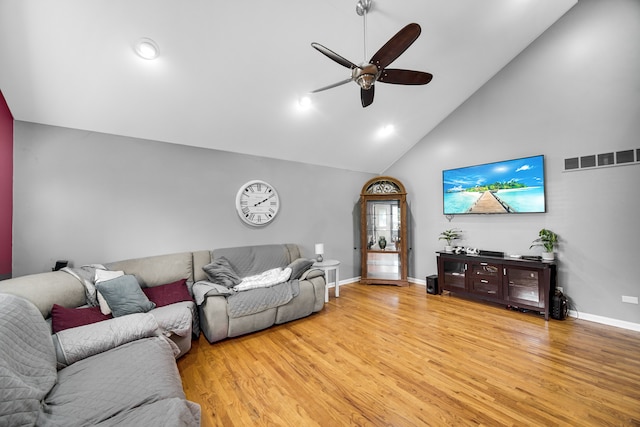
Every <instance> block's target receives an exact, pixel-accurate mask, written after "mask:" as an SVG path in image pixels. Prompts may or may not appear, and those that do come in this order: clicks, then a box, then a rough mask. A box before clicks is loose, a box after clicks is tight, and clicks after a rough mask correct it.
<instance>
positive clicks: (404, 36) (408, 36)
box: [325, 23, 422, 69]
mask: <svg viewBox="0 0 640 427" xmlns="http://www.w3.org/2000/svg"><path fill="white" fill-rule="evenodd" d="M420 32H422V30H421V29H420V25H418V24H416V23H412V24H409V25H407V26H406V27H404V28H403V29H401V30H400V31H398V32H397V33H396V35H395V36H393V37H391V39H389V41H388V42H386V43H385V45H384V46H382V47H381V48H380V49H379V50H378V51H377V52H376V53H375V54H374V55H373V56H372V57H371V61H369V62H370V63H371V64H375V65H377V66H378V68H379V69H383V68H387V65H389V64H391V63H392V62H393V61H395V60H396V58H398V57H399V56H400V55H402V52H404V51H405V50H407V49H408V48H409V46H411V44H412V43H413V42H414V41H416V39H417V38H418V36H419V35H420ZM325 55H326V54H325Z"/></svg>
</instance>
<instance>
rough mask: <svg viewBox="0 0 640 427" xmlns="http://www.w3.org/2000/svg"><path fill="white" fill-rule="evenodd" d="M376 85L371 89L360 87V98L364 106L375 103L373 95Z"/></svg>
mask: <svg viewBox="0 0 640 427" xmlns="http://www.w3.org/2000/svg"><path fill="white" fill-rule="evenodd" d="M375 88H376V87H375V86H371V87H370V88H369V89H362V88H361V89H360V100H361V101H362V107H368V106H369V105H371V103H373V95H374V90H375Z"/></svg>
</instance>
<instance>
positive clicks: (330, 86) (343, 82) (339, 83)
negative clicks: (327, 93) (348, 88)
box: [310, 78, 353, 93]
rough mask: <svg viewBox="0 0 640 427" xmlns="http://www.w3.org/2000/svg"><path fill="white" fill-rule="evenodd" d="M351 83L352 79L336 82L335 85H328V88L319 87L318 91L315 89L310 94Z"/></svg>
mask: <svg viewBox="0 0 640 427" xmlns="http://www.w3.org/2000/svg"><path fill="white" fill-rule="evenodd" d="M351 81H353V79H352V78H348V79H346V80H342V81H341V82H337V83H334V84H330V85H329V86H325V87H321V88H320V89H316V90H314V91H312V92H310V93H318V92H322V91H323V90H327V89H331V88H334V87H337V86H342V85H343V84H345V83H349V82H351Z"/></svg>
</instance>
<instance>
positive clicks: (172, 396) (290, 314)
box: [0, 244, 326, 426]
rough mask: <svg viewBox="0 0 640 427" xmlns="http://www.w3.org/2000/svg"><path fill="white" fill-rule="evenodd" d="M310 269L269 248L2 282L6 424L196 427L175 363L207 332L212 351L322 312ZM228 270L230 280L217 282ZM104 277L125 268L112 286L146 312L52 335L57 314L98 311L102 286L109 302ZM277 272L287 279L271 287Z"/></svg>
mask: <svg viewBox="0 0 640 427" xmlns="http://www.w3.org/2000/svg"><path fill="white" fill-rule="evenodd" d="M312 263H313V262H312V261H311V260H306V259H304V258H302V257H301V252H300V249H299V247H298V246H297V245H294V244H281V245H262V246H246V247H237V248H225V249H216V250H214V251H206V250H204V251H196V252H183V253H176V254H169V255H160V256H152V257H145V258H137V259H130V260H125V261H118V262H112V263H108V264H104V265H91V266H82V267H79V268H67V269H63V270H61V271H55V272H47V273H39V274H32V275H28V276H23V277H17V278H13V279H8V280H3V281H0V356H2V358H1V360H0V377H1V378H3V382H2V384H1V385H0V425H33V424H36V425H93V424H96V425H189V426H190V425H199V423H200V408H199V406H198V405H197V404H195V403H192V402H188V401H187V400H186V399H185V396H184V392H183V390H182V384H181V380H180V375H179V373H178V370H177V367H176V364H175V358H178V357H180V356H181V355H183V354H185V353H186V352H187V351H188V350H189V349H190V348H191V340H192V338H193V337H194V336H197V335H199V333H200V331H202V332H203V333H204V335H205V337H206V338H207V340H208V341H209V342H211V343H213V342H215V341H219V340H221V339H224V338H227V337H235V336H238V335H242V334H246V333H250V332H253V331H257V330H260V329H265V328H268V327H270V326H271V325H274V324H281V323H284V322H288V321H291V320H295V319H299V318H301V317H304V316H308V315H310V314H311V313H314V312H317V311H319V310H321V309H322V308H323V306H324V294H325V286H326V283H325V278H324V273H323V272H322V271H321V270H317V269H313V268H311V265H312ZM221 265H223V266H224V268H223V269H222V270H224V271H223V273H224V274H223V276H224V277H225V278H229V277H231V276H233V277H231V278H232V280H231V282H232V283H224V282H225V281H222V282H220V281H218V280H217V278H218V277H220V271H221V268H220V266H221ZM225 269H227V270H228V271H227V270H225ZM97 270H100V271H103V270H105V271H108V272H115V271H120V272H121V273H122V276H120V277H119V278H116V279H112V280H114V281H115V282H118V283H119V284H126V286H129V285H130V286H133V287H135V288H136V292H137V293H138V294H140V293H141V292H143V293H144V294H145V295H148V296H149V299H147V298H146V297H145V296H141V298H143V299H145V300H146V301H145V302H144V304H143V306H144V307H146V308H144V309H140V310H139V311H141V312H136V310H137V308H138V306H135V304H134V306H135V307H134V311H133V312H131V313H129V312H127V313H126V314H125V315H122V316H120V315H118V316H117V317H114V318H110V319H108V320H104V321H99V322H95V323H90V324H83V325H82V326H77V327H69V329H64V330H61V331H57V332H56V331H55V328H54V326H55V325H56V324H58V325H59V324H60V322H58V321H56V315H57V313H61V312H64V310H67V309H73V310H71V312H72V313H77V312H79V310H78V309H82V310H85V309H87V308H86V306H87V304H88V303H89V305H92V304H98V302H97V293H96V289H98V290H100V289H102V290H103V291H104V292H103V293H104V294H105V295H104V296H103V295H100V296H101V297H102V299H103V300H104V299H105V298H106V297H107V296H108V293H107V289H106V288H103V287H101V286H103V285H105V283H106V282H105V283H102V284H97V285H96V283H94V279H93V275H94V272H95V271H97ZM274 272H275V273H277V274H280V275H282V274H284V273H286V274H287V278H288V280H286V283H285V282H282V283H274V284H271V285H269V284H268V283H267V285H266V286H265V283H266V282H264V280H265V279H269V280H271V278H272V277H273V275H274ZM265 273H268V274H265ZM289 275H290V276H291V277H289ZM247 276H250V277H247ZM125 279H126V280H125ZM125 282H126V283H125ZM267 282H268V280H267ZM131 283H134V284H135V285H131ZM163 285H164V286H163ZM182 285H185V286H186V288H187V289H188V291H186V290H185V292H187V299H188V300H187V299H185V298H183V299H182V300H178V301H175V302H174V301H173V300H171V299H170V300H169V302H165V304H166V305H162V306H161V305H160V302H159V301H158V304H155V303H153V304H151V302H150V301H151V299H152V297H151V295H152V293H153V294H155V295H156V296H157V295H160V294H161V293H160V294H158V291H160V290H164V289H167V288H169V289H172V290H175V289H177V288H176V286H178V287H180V286H182ZM110 286H111V285H110ZM109 289H111V288H109ZM167 292H169V291H167ZM169 294H170V295H169V297H171V298H173V297H174V296H175V295H173V294H171V292H169ZM136 298H137V296H136ZM163 298H164V297H163ZM120 299H122V298H120ZM114 301H118V300H117V299H116V300H113V299H112V298H111V297H110V298H109V301H108V302H109V304H110V305H113V303H114ZM153 301H155V300H153ZM102 302H104V301H102ZM120 302H122V301H120ZM115 303H116V304H119V302H115ZM124 303H125V304H124V306H126V307H128V305H127V304H126V303H128V301H124ZM149 304H150V305H149ZM97 308H98V307H92V308H90V309H91V310H94V312H95V311H100V310H97ZM112 308H113V315H115V314H116V312H117V310H116V309H118V307H116V306H114V307H112ZM150 308H151V309H150ZM149 309H150V310H149ZM52 312H53V314H54V315H53V316H52ZM94 314H95V313H94ZM98 315H99V314H98ZM101 320H103V319H101ZM67 326H68V325H67ZM52 332H55V333H52ZM5 378H6V379H7V380H6V381H5ZM105 389H106V390H105Z"/></svg>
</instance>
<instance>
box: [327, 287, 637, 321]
mask: <svg viewBox="0 0 640 427" xmlns="http://www.w3.org/2000/svg"><path fill="white" fill-rule="evenodd" d="M408 280H409V283H414V284H416V285H420V286H425V287H426V286H427V281H426V280H423V279H416V278H415V277H409V278H408ZM359 281H360V277H354V278H352V279H346V280H345V281H342V280H341V281H340V286H342V285H346V284H348V283H355V282H359ZM569 316H570V317H575V318H576V319H581V320H587V321H589V322H595V323H601V324H603V325H609V326H615V327H616V328H622V329H628V330H630V331H637V332H640V324H639V323H633V322H627V321H625V320H618V319H612V318H610V317H604V316H598V315H595V314H589V313H579V312H577V311H575V310H569Z"/></svg>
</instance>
